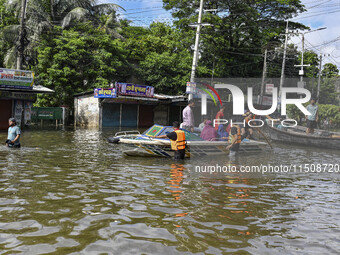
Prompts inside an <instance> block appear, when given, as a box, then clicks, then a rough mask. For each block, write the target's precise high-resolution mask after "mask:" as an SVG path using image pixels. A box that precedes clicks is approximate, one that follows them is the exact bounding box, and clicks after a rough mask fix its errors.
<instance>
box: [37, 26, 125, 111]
mask: <svg viewBox="0 0 340 255" xmlns="http://www.w3.org/2000/svg"><path fill="white" fill-rule="evenodd" d="M77 29H78V31H76V30H75V29H71V30H68V31H67V30H63V31H62V30H61V28H58V27H56V28H55V31H54V32H56V34H58V32H61V34H60V35H58V36H55V37H54V39H53V40H48V39H47V40H44V41H42V43H41V45H40V46H39V47H38V61H39V64H38V65H37V66H36V70H35V71H36V73H37V74H38V77H37V80H38V82H39V84H41V85H43V86H46V87H48V88H51V89H53V90H55V92H56V93H55V94H53V95H45V96H41V97H39V99H38V102H37V105H38V106H58V105H62V104H66V105H69V106H72V105H73V95H74V94H75V93H79V92H84V91H88V90H91V89H93V88H96V87H107V86H108V85H109V84H110V83H111V82H114V81H125V80H126V78H127V77H128V74H129V65H128V63H127V62H126V61H125V51H124V49H123V48H122V44H121V42H120V41H119V40H112V39H111V37H110V36H109V35H107V34H105V33H104V32H102V31H99V30H98V29H94V28H92V29H91V27H90V26H89V25H87V26H86V25H84V26H83V27H81V26H80V27H78V28H77ZM79 30H80V31H79ZM81 30H82V32H81Z"/></svg>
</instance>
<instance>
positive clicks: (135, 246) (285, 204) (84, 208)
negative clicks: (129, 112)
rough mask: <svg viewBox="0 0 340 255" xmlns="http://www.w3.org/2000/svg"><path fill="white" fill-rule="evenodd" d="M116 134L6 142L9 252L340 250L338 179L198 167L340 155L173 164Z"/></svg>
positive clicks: (1, 208)
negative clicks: (131, 152) (127, 147)
mask: <svg viewBox="0 0 340 255" xmlns="http://www.w3.org/2000/svg"><path fill="white" fill-rule="evenodd" d="M113 133H114V132H113V131H108V132H100V131H97V130H75V131H73V130H71V131H66V130H65V131H39V132H38V131H32V132H25V133H24V136H23V138H22V144H23V145H24V147H22V148H21V149H20V150H9V149H7V148H5V147H0V167H1V172H0V250H1V251H2V252H4V254H6V252H7V253H8V254H13V253H16V252H17V253H20V252H21V253H23V254H42V253H43V254H79V253H80V254H100V253H104V254H105V253H107V254H142V253H145V254H160V253H164V254H179V253H180V254H181V253H184V254H185V253H198V254H204V253H205V254H227V253H231V254H237V253H239V254H266V253H267V254H272V253H275V254H276V253H280V252H281V253H284V254H294V253H304V254H316V253H317V254H330V253H339V252H340V251H339V248H338V247H339V237H338V236H339V225H340V223H339V211H340V210H339V209H340V203H339V201H340V192H339V178H338V174H309V175H306V174H298V173H296V174H293V173H292V174H274V175H269V174H268V175H262V174H260V175H259V174H245V173H213V174H210V173H198V172H196V171H195V166H197V165H199V166H205V165H206V166H207V165H216V164H219V165H221V166H237V167H239V166H240V165H258V164H269V163H270V164H286V163H296V164H300V163H306V162H308V163H313V162H317V163H326V162H328V163H329V162H333V163H339V162H337V161H339V158H340V153H339V152H336V151H326V150H320V149H318V148H304V147H295V146H294V147H290V146H286V145H281V144H277V145H276V146H275V149H274V151H273V152H270V153H265V154H261V155H241V156H238V157H237V158H234V159H233V158H230V157H228V156H226V157H219V158H211V159H207V158H205V159H204V158H202V159H195V160H194V159H192V160H187V161H184V162H183V163H174V162H173V161H172V160H171V159H163V158H131V157H130V158H129V157H124V156H122V149H123V147H121V146H116V145H112V144H108V143H106V141H105V137H107V136H109V135H111V134H113ZM4 138H5V134H3V133H1V134H0V140H1V139H4Z"/></svg>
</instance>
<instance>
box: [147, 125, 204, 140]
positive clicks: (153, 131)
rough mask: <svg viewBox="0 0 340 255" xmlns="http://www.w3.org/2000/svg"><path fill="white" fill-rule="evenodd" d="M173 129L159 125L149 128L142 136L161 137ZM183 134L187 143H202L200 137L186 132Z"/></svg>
mask: <svg viewBox="0 0 340 255" xmlns="http://www.w3.org/2000/svg"><path fill="white" fill-rule="evenodd" d="M173 131H174V129H173V127H164V126H161V125H153V126H152V127H151V128H149V129H148V130H146V131H145V132H144V133H143V135H146V136H161V135H167V134H169V133H171V132H173ZM183 131H184V133H185V140H187V141H203V139H202V138H201V137H199V136H198V135H195V134H193V133H191V132H189V131H187V130H184V129H183Z"/></svg>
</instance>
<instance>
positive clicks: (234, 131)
mask: <svg viewBox="0 0 340 255" xmlns="http://www.w3.org/2000/svg"><path fill="white" fill-rule="evenodd" d="M233 122H236V119H235V120H233ZM229 138H230V142H231V143H230V145H228V146H227V148H226V149H227V150H229V151H230V155H235V154H236V153H237V152H238V151H239V149H240V144H241V142H242V135H241V128H240V126H239V125H237V124H234V123H233V125H232V127H231V130H230V135H229Z"/></svg>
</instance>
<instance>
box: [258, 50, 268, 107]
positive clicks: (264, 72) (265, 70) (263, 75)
mask: <svg viewBox="0 0 340 255" xmlns="http://www.w3.org/2000/svg"><path fill="white" fill-rule="evenodd" d="M267 54H268V49H267V48H266V49H265V51H264V63H263V74H262V83H261V96H260V104H261V105H262V103H263V90H264V81H265V79H266V75H267Z"/></svg>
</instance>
